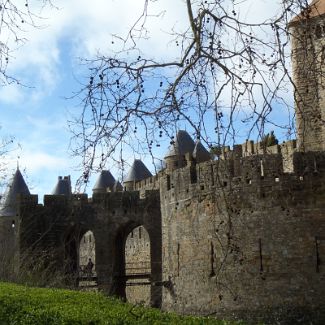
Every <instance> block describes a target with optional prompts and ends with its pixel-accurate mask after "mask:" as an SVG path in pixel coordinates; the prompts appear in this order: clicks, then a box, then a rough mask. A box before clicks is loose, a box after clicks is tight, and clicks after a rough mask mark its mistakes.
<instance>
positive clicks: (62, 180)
mask: <svg viewBox="0 0 325 325" xmlns="http://www.w3.org/2000/svg"><path fill="white" fill-rule="evenodd" d="M71 193H72V191H71V179H70V176H64V177H62V176H59V177H58V182H57V183H56V185H55V187H54V189H53V191H52V194H53V195H65V196H71Z"/></svg>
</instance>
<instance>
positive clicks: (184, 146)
mask: <svg viewBox="0 0 325 325" xmlns="http://www.w3.org/2000/svg"><path fill="white" fill-rule="evenodd" d="M194 146H195V144H194V141H193V139H192V138H191V136H190V135H189V134H188V133H187V132H186V131H184V130H179V131H178V132H177V135H176V140H175V143H174V144H172V145H171V146H170V147H169V151H168V153H167V154H166V156H165V158H167V157H171V156H178V155H185V154H186V153H188V152H190V153H192V152H193V150H194Z"/></svg>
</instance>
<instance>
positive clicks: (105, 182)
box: [93, 170, 116, 193]
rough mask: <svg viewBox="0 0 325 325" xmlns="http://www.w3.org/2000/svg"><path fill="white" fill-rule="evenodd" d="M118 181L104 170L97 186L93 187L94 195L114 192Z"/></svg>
mask: <svg viewBox="0 0 325 325" xmlns="http://www.w3.org/2000/svg"><path fill="white" fill-rule="evenodd" d="M115 183H116V180H115V178H114V177H113V175H112V174H111V173H110V171H108V170H102V171H101V173H100V175H99V177H98V179H97V182H96V184H95V185H94V187H93V193H106V192H107V191H110V192H114V186H115Z"/></svg>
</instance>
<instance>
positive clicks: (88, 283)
mask: <svg viewBox="0 0 325 325" xmlns="http://www.w3.org/2000/svg"><path fill="white" fill-rule="evenodd" d="M78 262H79V263H78V264H79V275H78V279H79V283H78V284H79V287H84V288H95V287H97V273H96V240H95V235H94V233H93V232H92V231H91V230H88V231H86V232H85V233H84V234H83V235H82V236H81V238H80V240H79V261H78Z"/></svg>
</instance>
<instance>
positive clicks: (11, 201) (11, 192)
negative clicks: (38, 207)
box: [0, 169, 30, 217]
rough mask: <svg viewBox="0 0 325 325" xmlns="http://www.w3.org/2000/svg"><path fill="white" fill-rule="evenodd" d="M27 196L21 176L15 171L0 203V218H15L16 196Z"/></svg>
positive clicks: (25, 186) (26, 188) (27, 190)
mask: <svg viewBox="0 0 325 325" xmlns="http://www.w3.org/2000/svg"><path fill="white" fill-rule="evenodd" d="M18 194H22V195H29V194H30V192H29V189H28V187H27V185H26V183H25V180H24V178H23V175H22V174H21V172H20V170H19V169H17V170H16V172H15V174H14V176H13V178H12V180H11V183H10V184H9V186H8V188H7V191H6V193H5V195H4V196H3V197H2V198H1V202H0V216H3V217H5V216H15V215H16V214H17V195H18Z"/></svg>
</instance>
